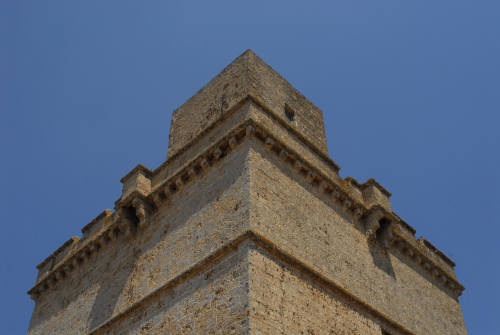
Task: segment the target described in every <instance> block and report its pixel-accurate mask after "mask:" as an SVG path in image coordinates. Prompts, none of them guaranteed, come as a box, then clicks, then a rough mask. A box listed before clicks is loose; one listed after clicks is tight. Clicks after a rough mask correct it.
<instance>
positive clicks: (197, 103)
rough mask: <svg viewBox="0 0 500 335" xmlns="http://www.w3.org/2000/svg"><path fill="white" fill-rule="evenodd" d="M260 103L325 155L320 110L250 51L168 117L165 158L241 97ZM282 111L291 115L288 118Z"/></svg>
mask: <svg viewBox="0 0 500 335" xmlns="http://www.w3.org/2000/svg"><path fill="white" fill-rule="evenodd" d="M247 96H251V97H253V98H254V99H257V100H258V101H260V102H262V103H263V104H264V105H265V106H266V107H267V108H269V109H270V110H271V111H273V112H274V113H275V115H276V116H277V117H279V118H280V119H281V120H283V121H285V123H287V126H290V127H292V128H294V129H297V130H298V131H299V132H300V133H301V134H303V135H304V136H305V137H306V138H307V140H309V141H310V142H311V143H313V144H314V145H315V146H317V147H318V148H319V149H320V150H321V151H322V152H323V153H325V154H327V147H326V136H325V128H324V124H323V113H322V112H321V110H319V109H318V108H317V107H316V106H314V105H313V104H312V103H311V102H310V101H309V100H308V99H307V98H306V97H304V96H303V95H302V94H301V93H300V92H299V91H297V90H296V89H295V88H294V87H293V86H292V85H290V84H289V83H288V82H287V81H286V80H285V79H284V78H283V77H281V76H280V75H279V74H278V73H277V72H276V71H274V70H273V69H272V68H271V67H270V66H269V65H267V64H266V63H264V62H263V61H262V60H261V59H260V58H259V57H258V56H257V55H255V54H254V53H253V52H252V51H251V50H247V51H245V52H244V53H243V54H242V55H241V56H239V57H238V58H236V59H235V60H234V61H233V62H232V63H231V64H230V65H228V66H227V67H226V68H225V69H224V70H223V71H222V72H221V73H219V74H218V75H217V76H216V77H215V78H213V79H212V80H211V81H210V82H209V83H208V84H207V85H205V86H204V87H203V88H202V89H201V90H199V91H198V92H197V93H196V94H195V95H194V96H193V97H191V98H190V99H189V100H187V101H186V102H185V103H184V104H183V105H182V106H181V107H179V108H178V109H177V110H176V111H174V114H173V116H172V125H171V127H170V140H169V146H168V157H172V156H173V155H174V154H175V153H177V152H178V151H179V150H180V149H181V148H182V147H184V146H185V145H186V144H188V143H189V142H191V141H193V140H194V139H195V138H196V137H197V136H198V135H199V134H200V133H202V132H203V131H206V130H207V129H208V128H209V127H210V126H211V125H213V124H214V123H215V122H216V121H217V120H220V119H222V118H224V117H225V116H226V115H227V114H229V113H231V111H232V110H233V109H234V107H235V106H237V105H238V104H239V103H240V102H241V101H242V100H243V99H244V98H245V97H247ZM286 110H290V111H293V112H294V114H295V116H294V118H293V121H290V120H289V118H288V117H287V115H286V113H285V112H286Z"/></svg>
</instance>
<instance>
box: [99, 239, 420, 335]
mask: <svg viewBox="0 0 500 335" xmlns="http://www.w3.org/2000/svg"><path fill="white" fill-rule="evenodd" d="M245 241H251V242H253V243H254V244H255V246H256V247H259V248H261V249H263V250H265V251H266V252H268V253H269V254H270V255H272V256H273V257H276V258H277V259H279V260H281V261H283V262H285V263H286V264H287V265H288V266H290V267H292V268H294V269H296V270H298V271H300V272H301V273H303V274H305V275H306V276H307V277H308V278H309V279H310V280H312V281H314V282H315V283H317V284H318V285H320V286H321V287H322V288H324V289H326V290H328V291H329V293H331V294H334V295H336V296H337V297H339V298H340V299H341V300H342V301H343V302H345V303H347V304H350V305H353V306H355V307H357V308H358V309H359V310H360V311H362V313H364V314H366V315H369V316H370V317H373V318H374V319H375V320H376V321H377V322H378V323H380V325H383V326H384V327H385V328H386V329H390V330H392V331H397V332H398V333H400V334H406V335H414V333H413V332H411V331H410V330H408V329H406V328H405V327H404V326H403V325H401V324H399V323H398V322H397V321H394V320H393V319H391V318H390V317H389V316H387V315H385V314H384V313H382V312H380V311H378V310H377V309H376V308H374V307H372V306H371V305H370V304H368V303H366V302H364V301H363V300H362V299H361V298H359V297H357V296H356V295H355V294H353V293H352V292H350V291H348V290H346V289H344V288H343V287H341V286H340V285H338V284H336V283H335V282H334V281H332V280H331V279H330V278H328V277H326V276H325V275H323V274H321V273H319V272H318V271H316V270H314V269H313V268H312V267H311V266H310V265H308V264H306V263H304V262H303V261H301V260H299V259H297V258H296V257H294V256H293V255H290V254H288V253H287V252H286V251H285V250H283V249H281V248H280V247H279V246H278V245H276V244H274V243H273V242H272V241H270V240H269V239H266V238H265V237H264V236H262V235H260V234H258V233H256V232H254V231H251V230H249V231H247V232H245V233H243V234H241V235H240V236H238V237H236V238H235V239H233V240H231V241H228V242H227V243H225V244H224V245H223V246H221V247H220V248H219V249H218V250H216V251H215V252H213V253H212V254H210V255H208V256H207V257H205V258H204V259H202V260H201V261H199V262H198V263H196V264H194V265H192V266H191V267H189V268H188V269H186V270H185V271H184V272H182V273H180V274H179V275H177V276H176V277H175V278H173V279H171V280H169V281H168V282H167V283H165V284H164V285H162V286H161V287H159V288H157V289H155V290H154V291H153V292H151V293H149V294H148V295H146V296H145V297H143V298H141V299H140V300H139V301H136V302H134V303H133V304H132V305H131V306H129V307H128V308H126V309H125V310H124V311H122V312H120V313H119V314H117V315H115V316H112V317H110V318H109V319H108V320H106V321H104V322H103V323H102V324H101V325H99V326H97V327H96V328H94V329H93V330H91V331H90V332H89V335H98V334H101V333H102V332H103V331H106V330H107V329H108V328H109V327H111V326H112V325H113V324H114V323H115V322H118V321H119V320H121V319H123V318H126V317H127V316H128V315H130V314H131V313H133V312H134V311H135V310H137V309H138V308H139V307H141V306H142V305H144V304H146V303H148V302H150V301H151V300H152V299H153V298H154V297H155V296H157V295H158V294H160V293H161V292H163V291H165V290H167V289H169V288H172V287H175V286H178V285H179V284H180V283H182V282H184V281H186V280H187V279H189V278H190V277H192V276H193V275H196V274H197V273H200V272H201V271H202V270H203V269H205V268H206V267H207V266H209V265H210V264H212V263H213V262H214V261H216V260H218V259H220V258H221V257H223V256H225V255H226V254H228V253H229V252H231V251H232V250H235V249H236V248H238V247H239V246H240V245H241V244H243V243H244V242H245ZM250 247H251V246H250Z"/></svg>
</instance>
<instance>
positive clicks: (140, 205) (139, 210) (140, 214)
mask: <svg viewBox="0 0 500 335" xmlns="http://www.w3.org/2000/svg"><path fill="white" fill-rule="evenodd" d="M132 207H134V209H135V216H136V217H137V219H138V220H139V222H138V225H139V228H144V227H145V226H146V223H147V219H148V217H147V216H148V210H147V204H146V203H145V202H144V200H142V199H140V198H135V199H134V200H132Z"/></svg>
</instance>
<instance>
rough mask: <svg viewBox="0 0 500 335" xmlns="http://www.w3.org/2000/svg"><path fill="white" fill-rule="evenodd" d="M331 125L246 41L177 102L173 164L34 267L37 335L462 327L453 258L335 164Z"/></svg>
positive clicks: (134, 179)
mask: <svg viewBox="0 0 500 335" xmlns="http://www.w3.org/2000/svg"><path fill="white" fill-rule="evenodd" d="M285 105H287V106H288V107H287V108H293V110H294V111H295V116H294V119H293V121H292V120H287V119H286V115H284V113H285V109H284V107H285ZM323 129H324V127H323V121H322V114H321V112H320V111H319V110H318V109H316V108H315V107H314V106H313V105H312V104H311V103H310V102H308V101H307V100H306V99H305V98H303V97H302V96H301V95H300V94H299V93H298V92H297V91H296V90H295V89H293V88H292V87H291V86H289V84H288V83H286V81H284V79H282V78H281V77H279V75H277V74H276V73H275V72H274V71H273V70H272V69H271V68H270V67H268V66H267V65H265V63H263V62H262V61H261V60H260V59H258V58H257V57H256V56H255V55H254V54H253V53H252V52H245V53H244V54H243V55H242V56H240V57H239V58H238V59H236V60H235V62H234V63H233V64H231V65H230V66H228V67H227V68H226V69H225V70H224V71H223V72H222V73H221V74H220V75H219V76H217V77H216V78H215V79H213V80H212V81H211V82H210V83H209V84H208V85H207V87H206V88H204V89H202V90H201V91H200V92H198V93H197V94H196V95H195V96H194V97H193V98H191V99H190V100H188V102H186V104H184V105H183V106H182V107H181V108H179V109H178V110H177V111H176V112H175V117H174V120H173V124H172V131H171V136H170V147H169V158H168V159H167V161H166V162H165V163H163V164H162V165H160V166H159V167H158V168H156V169H155V170H154V171H150V170H149V169H147V168H145V167H144V166H142V165H138V166H137V167H136V168H134V169H133V170H132V171H131V172H130V173H128V174H127V175H126V176H125V177H124V178H122V183H123V191H122V196H121V197H120V199H118V200H117V201H116V203H115V210H114V211H112V210H105V211H103V212H102V213H101V214H99V215H98V216H97V217H96V218H95V219H94V220H92V221H91V222H90V223H89V224H88V225H87V226H85V227H84V228H83V229H82V233H83V237H82V238H81V239H79V238H78V237H73V238H71V239H70V240H68V241H67V242H65V243H64V244H63V245H62V246H61V247H59V248H58V249H57V250H56V251H55V252H54V253H53V254H52V255H50V256H49V257H47V258H46V259H45V260H44V261H43V262H41V263H40V264H39V265H38V269H39V275H38V278H37V281H36V283H35V286H34V287H33V288H32V289H31V290H30V291H29V294H30V295H31V296H32V298H33V299H34V300H35V309H34V311H33V315H32V319H31V322H30V326H29V331H28V333H29V334H30V335H34V334H187V333H192V334H316V335H317V334H360V335H361V334H363V335H365V334H382V332H383V331H384V332H386V333H387V334H393V335H395V334H460V335H462V334H467V332H466V329H465V325H464V321H463V317H462V313H461V310H460V305H459V303H458V297H459V295H460V294H461V292H462V291H463V287H462V286H461V285H460V283H459V282H458V281H457V279H456V275H455V272H454V266H455V264H454V263H453V261H452V260H450V259H449V258H448V257H447V256H446V255H444V254H443V253H442V252H441V251H440V250H439V249H438V248H437V247H436V246H434V245H433V244H432V243H430V242H429V241H428V240H427V239H425V238H419V239H416V238H415V236H414V235H415V230H414V229H413V228H412V227H411V226H409V225H408V224H407V223H406V222H404V221H403V220H402V219H401V218H399V216H397V215H396V214H395V213H394V212H392V209H391V205H390V201H389V197H390V195H391V194H390V193H389V192H388V191H387V190H386V189H385V188H384V187H383V186H381V185H380V184H378V183H377V182H376V181H375V180H373V179H370V180H368V181H366V182H364V183H359V182H357V181H356V180H355V179H354V178H345V179H343V178H341V177H340V176H339V174H338V170H339V167H338V165H337V164H335V163H334V162H333V161H332V160H331V159H330V158H329V157H328V156H327V155H326V144H325V143H326V142H325V141H324V130H323Z"/></svg>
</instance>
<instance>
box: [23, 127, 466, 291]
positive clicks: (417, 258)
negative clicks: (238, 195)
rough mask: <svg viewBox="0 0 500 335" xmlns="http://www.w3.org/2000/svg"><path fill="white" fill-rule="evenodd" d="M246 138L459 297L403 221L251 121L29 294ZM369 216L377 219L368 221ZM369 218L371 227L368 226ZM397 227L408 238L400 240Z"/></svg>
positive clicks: (122, 205) (120, 209)
mask: <svg viewBox="0 0 500 335" xmlns="http://www.w3.org/2000/svg"><path fill="white" fill-rule="evenodd" d="M248 138H255V139H257V141H258V142H260V143H262V144H263V145H264V146H265V147H266V148H267V150H268V151H269V152H271V153H273V154H275V155H276V156H277V157H278V158H279V160H280V161H281V162H282V163H283V164H289V165H290V166H292V167H293V168H294V169H295V171H296V173H298V174H299V175H300V176H301V177H302V178H304V179H305V180H306V182H308V183H309V184H311V185H312V186H313V187H314V188H317V190H318V191H320V192H322V193H323V194H324V195H325V196H327V197H330V198H331V199H332V201H334V202H337V203H339V204H341V205H342V207H343V208H344V210H345V211H346V212H347V213H350V214H351V215H352V216H353V217H354V218H356V219H357V220H360V221H361V222H365V227H366V228H365V229H366V231H367V233H368V235H369V236H371V237H373V236H376V234H377V231H378V230H379V229H383V230H382V231H381V235H384V234H385V235H387V239H386V240H385V241H387V242H388V247H394V248H397V249H398V250H402V251H403V252H404V253H405V254H407V255H408V256H409V257H408V259H409V260H410V261H412V262H414V263H415V264H417V265H418V266H421V267H422V269H424V270H425V271H427V272H429V273H430V274H432V275H433V277H434V278H437V279H439V280H438V283H439V284H440V285H441V286H442V287H444V288H445V289H446V290H448V292H451V294H452V296H454V297H455V298H458V296H459V295H460V294H461V293H462V291H463V290H464V287H463V286H462V285H461V284H460V283H458V281H456V279H455V278H453V276H452V275H451V274H450V271H446V270H445V269H443V267H442V266H440V265H439V264H437V262H435V261H434V260H433V259H432V256H430V255H429V253H430V252H433V254H435V255H437V256H440V255H439V254H437V253H435V252H434V250H431V249H428V250H429V253H426V252H422V250H426V249H425V248H421V247H422V246H424V247H425V246H426V245H425V244H422V243H421V244H418V243H417V241H416V240H415V238H414V237H413V236H412V234H411V229H413V228H411V227H410V226H409V225H407V224H406V223H405V222H404V221H402V220H401V219H400V218H399V217H398V216H397V215H396V214H395V213H393V212H389V211H387V210H386V209H384V208H382V207H381V206H373V207H370V208H367V207H366V206H365V204H364V203H363V202H360V201H359V200H356V199H357V198H356V197H354V196H352V195H351V194H350V193H349V191H348V190H346V189H344V186H342V185H339V184H338V183H337V181H335V180H332V179H331V178H329V177H327V176H325V175H324V174H322V173H321V172H319V170H318V169H316V168H315V167H314V166H313V165H312V164H311V163H310V162H308V161H307V160H305V159H304V158H303V157H301V156H300V155H299V154H298V153H297V152H296V151H294V150H293V149H292V148H289V147H287V146H286V145H285V144H284V143H282V142H280V141H279V140H278V139H277V138H275V137H274V136H273V135H272V134H271V132H269V131H268V130H267V129H265V128H264V127H262V126H261V125H259V124H257V123H256V122H254V121H253V120H251V119H250V120H248V121H245V122H243V123H242V124H240V125H239V126H237V127H235V128H233V129H232V130H231V131H229V132H228V133H227V135H226V136H225V137H223V138H222V139H221V140H220V141H219V142H217V143H216V144H214V145H212V146H211V147H209V148H207V149H206V150H205V151H204V152H203V153H201V154H200V155H199V156H197V157H196V158H194V159H193V160H191V161H190V162H188V163H186V165H184V167H183V168H182V169H181V170H180V171H178V172H177V173H175V174H173V175H171V176H170V177H168V178H167V179H166V180H165V181H164V182H163V183H161V184H160V185H158V186H157V187H155V188H154V189H153V190H151V192H150V193H149V194H148V195H144V194H143V193H141V192H137V191H134V192H131V193H130V194H129V195H128V196H127V197H126V198H125V199H119V200H118V201H117V202H116V203H115V205H116V206H115V208H116V210H115V212H114V213H113V214H111V217H110V223H109V224H108V225H107V226H106V227H104V228H103V230H101V231H100V232H99V233H97V234H96V236H94V237H91V238H89V239H88V240H85V241H83V243H81V245H79V246H78V248H77V249H76V250H75V251H74V252H73V253H72V254H71V255H69V256H68V257H66V258H64V259H63V260H62V261H61V262H59V263H58V264H55V265H54V266H53V267H52V269H51V270H50V271H49V272H48V273H47V274H45V275H43V276H42V277H40V278H39V280H38V281H37V283H36V284H35V286H34V287H33V288H32V289H30V290H29V291H28V293H29V294H30V295H31V296H32V297H33V298H35V297H36V296H37V295H39V294H40V293H42V292H44V291H45V290H47V289H49V288H50V287H52V286H54V285H56V284H57V282H58V281H59V280H62V279H64V278H65V277H67V276H69V275H71V272H72V271H73V270H74V269H75V268H76V267H78V266H79V265H80V264H82V263H83V262H85V260H87V259H88V258H89V257H90V256H91V255H92V254H93V253H94V252H97V251H99V250H100V249H102V247H104V246H106V245H108V244H109V243H111V242H112V241H113V240H114V239H115V238H116V237H117V236H119V235H121V234H122V233H124V234H125V235H127V236H129V237H130V238H131V237H132V236H133V235H134V234H135V232H137V231H139V230H141V229H143V228H144V227H146V226H147V225H148V224H149V217H150V215H151V214H152V213H153V212H154V211H156V210H157V209H158V208H159V207H160V206H161V205H162V203H163V202H164V201H166V200H167V199H168V198H169V197H171V196H175V194H176V193H177V191H178V190H179V189H180V188H182V187H184V185H186V184H187V183H189V182H191V181H192V180H193V179H195V178H196V177H197V176H199V175H202V174H203V171H204V170H207V169H209V168H210V167H211V166H213V165H214V164H215V163H216V162H217V161H218V160H221V159H223V158H224V157H225V156H227V155H228V154H230V152H231V150H233V149H234V148H235V147H236V146H238V145H239V144H241V143H242V142H243V141H244V140H245V139H248ZM173 157H177V156H173ZM131 213H133V215H132V214H131ZM374 213H376V215H371V214H374ZM374 217H375V220H376V221H373V218H374ZM368 219H369V220H368ZM134 220H138V221H134ZM383 220H385V221H387V222H389V226H388V228H387V227H382V221H383ZM401 227H402V228H403V229H404V230H405V231H408V232H409V233H410V234H403V233H402V232H403V230H402V229H401ZM409 228H411V229H409ZM413 233H414V232H413ZM385 235H384V236H385ZM419 246H420V247H419ZM58 250H59V249H58Z"/></svg>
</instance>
